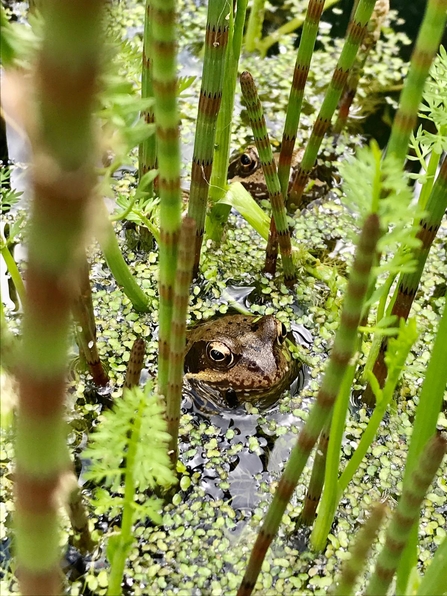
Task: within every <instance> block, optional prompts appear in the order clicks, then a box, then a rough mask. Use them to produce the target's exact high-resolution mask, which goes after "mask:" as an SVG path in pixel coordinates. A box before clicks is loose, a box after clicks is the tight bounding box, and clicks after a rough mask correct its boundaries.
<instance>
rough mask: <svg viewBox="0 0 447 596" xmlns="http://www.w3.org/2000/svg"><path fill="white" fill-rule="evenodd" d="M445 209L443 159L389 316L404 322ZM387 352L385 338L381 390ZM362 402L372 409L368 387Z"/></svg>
mask: <svg viewBox="0 0 447 596" xmlns="http://www.w3.org/2000/svg"><path fill="white" fill-rule="evenodd" d="M446 208H447V158H444V161H443V162H442V165H441V169H440V170H439V174H438V177H437V178H436V182H435V183H434V185H433V188H432V191H431V193H430V196H429V198H428V201H427V205H426V207H425V209H426V211H427V215H426V216H425V217H423V218H422V219H421V221H420V222H419V231H418V233H417V234H416V238H418V239H419V240H421V242H422V246H420V247H419V248H414V249H413V257H414V259H415V261H416V268H415V270H414V271H413V272H412V273H403V274H402V275H401V278H400V280H399V286H398V290H397V296H396V300H395V302H394V304H393V308H392V310H391V314H392V315H396V316H397V317H398V318H402V319H404V320H405V321H406V320H407V319H408V315H409V314H410V310H411V306H412V304H413V300H414V298H415V296H416V292H417V289H418V287H419V282H420V280H421V276H422V272H423V270H424V266H425V261H426V260H427V257H428V253H429V252H430V248H431V245H432V244H433V241H434V239H435V238H436V234H437V232H438V230H439V226H440V225H441V221H442V218H443V215H444V213H445V210H446ZM387 348H388V340H387V339H386V338H384V339H383V340H382V342H381V344H380V350H379V353H378V355H377V358H376V361H375V363H374V366H373V369H372V372H373V374H374V376H375V377H376V379H377V381H378V382H379V385H380V387H383V385H384V383H385V379H386V375H387V366H386V363H385V354H386V351H387ZM362 401H363V402H364V403H365V404H367V405H369V406H373V405H374V403H375V397H374V393H373V391H372V389H371V386H370V385H368V386H367V387H366V389H365V391H364V393H363V396H362Z"/></svg>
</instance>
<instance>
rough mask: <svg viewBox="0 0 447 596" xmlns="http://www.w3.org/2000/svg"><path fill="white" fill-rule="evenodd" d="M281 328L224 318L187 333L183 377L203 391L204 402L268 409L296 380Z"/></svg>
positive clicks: (270, 320)
mask: <svg viewBox="0 0 447 596" xmlns="http://www.w3.org/2000/svg"><path fill="white" fill-rule="evenodd" d="M286 337H287V330H286V328H285V326H284V325H283V324H282V323H280V322H279V321H278V320H277V319H275V317H273V316H271V315H266V316H263V317H255V316H246V315H226V316H223V317H220V318H219V319H214V320H210V321H206V322H205V323H201V324H199V325H197V326H196V327H194V328H193V329H192V330H190V331H189V333H188V336H187V345H186V352H185V379H186V380H187V381H188V382H189V383H190V385H191V387H193V389H194V388H200V387H206V401H208V402H209V401H211V402H212V403H213V405H214V406H215V407H217V409H221V410H235V409H237V408H238V407H239V406H241V405H242V404H244V403H245V402H249V403H251V404H253V405H256V407H258V408H260V409H265V408H268V407H269V406H270V405H272V404H273V403H274V402H275V401H276V400H277V399H278V398H279V397H280V395H281V393H282V391H283V390H284V389H286V388H287V387H289V386H290V384H291V383H292V381H293V380H294V379H295V378H296V377H297V375H298V372H299V370H300V368H301V366H302V365H301V363H300V362H299V361H298V360H294V359H293V358H292V356H291V353H290V351H289V349H288V347H287V343H286Z"/></svg>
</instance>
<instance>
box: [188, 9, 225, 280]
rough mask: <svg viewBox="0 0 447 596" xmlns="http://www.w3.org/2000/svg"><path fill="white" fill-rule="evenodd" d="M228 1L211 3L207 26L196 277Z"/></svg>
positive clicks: (197, 170) (193, 210)
mask: <svg viewBox="0 0 447 596" xmlns="http://www.w3.org/2000/svg"><path fill="white" fill-rule="evenodd" d="M229 12H230V5H229V2H228V0H214V1H213V2H209V3H208V17H207V23H206V37H205V57H204V61H203V73H202V87H201V89H200V99H199V110H198V114H197V126H196V136H195V140H194V153H193V158H192V170H191V192H190V195H189V206H188V216H189V217H192V218H193V219H194V220H195V222H196V226H197V229H196V249H195V256H194V275H196V274H197V272H198V270H199V262H200V251H201V248H202V241H203V232H204V226H205V215H206V207H207V201H208V190H209V182H210V178H211V171H212V166H213V152H214V139H215V136H216V124H217V115H218V113H219V108H220V102H221V99H222V85H223V73H224V63H225V52H226V48H227V42H228V15H229Z"/></svg>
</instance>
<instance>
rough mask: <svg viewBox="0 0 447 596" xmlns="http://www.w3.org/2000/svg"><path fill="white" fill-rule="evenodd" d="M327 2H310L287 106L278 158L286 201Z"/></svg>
mask: <svg viewBox="0 0 447 596" xmlns="http://www.w3.org/2000/svg"><path fill="white" fill-rule="evenodd" d="M324 4H325V3H324V0H310V2H309V6H308V8H307V13H306V19H305V21H304V27H303V33H302V37H301V41H300V47H299V48H298V54H297V57H296V62H295V68H294V71H293V81H292V87H291V88H290V96H289V102H288V105H287V113H286V122H285V124H284V133H283V137H282V143H281V152H280V154H279V163H278V177H279V182H280V185H281V191H282V194H283V197H285V198H286V197H287V191H288V187H289V177H290V166H291V162H292V156H293V150H294V148H295V140H296V133H297V130H298V124H299V121H300V115H301V106H302V103H303V96H304V87H305V86H306V81H307V75H308V74H309V66H310V61H311V59H312V54H313V51H314V48H315V41H316V39H317V33H318V25H319V23H320V18H321V13H322V12H323V8H324Z"/></svg>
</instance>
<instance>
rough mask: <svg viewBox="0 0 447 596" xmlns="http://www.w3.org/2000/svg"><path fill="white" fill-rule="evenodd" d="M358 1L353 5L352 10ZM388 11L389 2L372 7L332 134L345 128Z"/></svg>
mask: <svg viewBox="0 0 447 596" xmlns="http://www.w3.org/2000/svg"><path fill="white" fill-rule="evenodd" d="M357 4H358V1H357V2H355V4H354V9H355V7H356V5H357ZM389 11H390V2H389V0H377V1H376V4H375V6H374V10H373V12H372V15H371V19H370V21H369V23H368V28H367V32H366V35H365V37H364V39H363V42H362V44H361V46H360V49H359V53H358V55H357V58H356V60H355V63H354V65H353V67H352V69H351V72H350V73H349V77H348V80H347V81H346V86H345V88H344V90H343V95H342V98H341V100H340V105H339V109H338V117H337V121H336V122H335V124H334V133H335V134H340V132H341V131H342V130H343V128H344V127H345V126H346V122H347V120H348V116H349V110H350V109H351V105H352V102H353V101H354V98H355V96H356V93H357V87H358V84H359V81H360V79H361V77H362V75H363V69H364V66H365V63H366V61H367V59H368V56H369V55H370V53H371V50H372V49H373V48H374V47H375V46H376V44H377V42H378V40H379V38H380V32H381V30H382V25H383V22H384V20H385V18H386V16H387V15H388V13H389Z"/></svg>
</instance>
